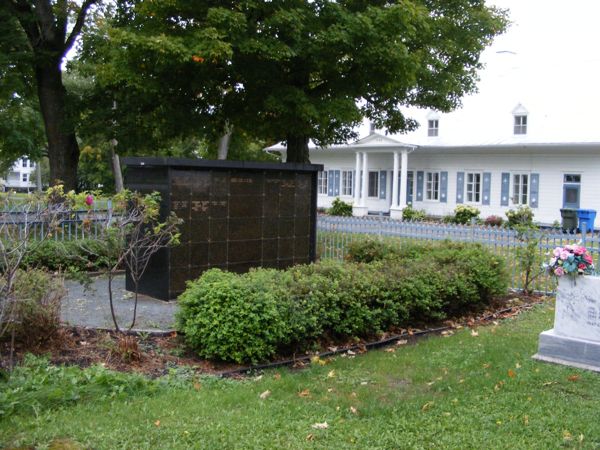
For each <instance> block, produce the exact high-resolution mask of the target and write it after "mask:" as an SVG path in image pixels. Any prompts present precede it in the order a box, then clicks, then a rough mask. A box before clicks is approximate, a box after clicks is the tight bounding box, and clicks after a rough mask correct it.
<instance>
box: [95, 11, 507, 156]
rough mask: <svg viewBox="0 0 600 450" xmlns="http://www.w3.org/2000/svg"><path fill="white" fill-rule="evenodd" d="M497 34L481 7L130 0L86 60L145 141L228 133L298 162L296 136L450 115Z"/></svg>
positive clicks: (339, 138)
mask: <svg viewBox="0 0 600 450" xmlns="http://www.w3.org/2000/svg"><path fill="white" fill-rule="evenodd" d="M505 26H506V18H505V13H504V12H503V11H500V10H497V9H495V8H492V7H487V6H485V3H484V0H452V1H450V0H338V1H330V0H312V1H309V0H271V1H258V0H246V1H227V0H219V1H216V0H196V1H191V0H171V1H169V2H147V1H135V0H134V1H120V2H117V8H116V14H115V16H114V17H113V19H112V20H109V21H106V22H105V23H104V25H102V26H100V27H99V28H98V29H96V30H94V33H95V39H91V40H89V41H88V42H93V43H94V46H93V49H89V50H88V53H87V54H88V56H91V57H90V58H88V60H93V61H95V64H96V69H95V75H96V76H97V81H98V83H99V86H101V87H102V88H103V89H110V90H111V91H112V92H113V93H114V95H118V96H121V97H122V99H123V100H122V101H124V102H125V103H127V101H129V102H132V105H135V106H136V108H137V110H136V111H138V112H143V113H144V114H145V115H147V117H151V118H153V119H154V122H153V123H152V126H153V127H155V128H153V132H154V133H157V132H159V131H158V130H161V129H168V130H172V129H173V127H174V128H175V129H176V130H178V131H179V132H182V133H185V132H186V131H190V130H193V129H194V127H195V128H196V129H198V128H200V127H204V128H205V129H206V131H207V132H209V133H212V134H213V135H215V136H219V135H222V134H223V132H224V131H225V130H227V129H230V128H231V127H233V129H234V130H243V132H244V133H249V134H251V135H253V136H254V137H256V138H259V139H264V140H266V141H271V140H283V141H285V142H286V143H287V147H288V151H287V158H288V161H291V162H307V161H308V142H309V139H313V140H314V141H315V142H316V143H318V144H321V145H327V144H332V143H339V142H344V141H347V140H348V139H351V138H353V137H355V131H354V130H355V127H356V125H357V124H358V123H360V121H361V120H362V119H363V118H365V117H366V118H368V119H370V120H371V121H372V122H373V123H374V124H375V125H376V126H377V127H381V128H383V127H385V128H387V129H388V130H389V131H390V132H400V131H405V130H410V129H413V128H414V127H415V126H416V125H417V124H416V122H415V121H414V120H412V119H411V118H410V117H406V116H405V115H404V114H403V113H402V109H401V108H402V107H403V106H418V107H424V108H433V109H436V110H440V111H449V110H451V109H453V108H455V107H457V106H458V105H459V104H460V99H461V97H462V96H464V95H465V94H466V93H469V92H472V91H473V90H474V89H475V87H476V81H477V70H478V69H479V68H480V67H481V65H480V63H479V56H480V54H481V52H482V51H483V49H484V48H485V47H486V46H487V45H488V44H489V43H490V42H491V40H492V39H493V38H494V37H495V36H496V35H497V34H499V33H500V32H502V31H503V29H504V27H505ZM126 99H128V100H126ZM138 117H139V116H138Z"/></svg>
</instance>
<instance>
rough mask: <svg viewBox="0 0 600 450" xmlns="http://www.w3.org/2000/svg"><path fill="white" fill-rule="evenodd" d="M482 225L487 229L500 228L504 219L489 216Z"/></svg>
mask: <svg viewBox="0 0 600 450" xmlns="http://www.w3.org/2000/svg"><path fill="white" fill-rule="evenodd" d="M484 223H485V224H486V225H487V226H489V227H501V226H502V224H503V223H504V219H503V218H502V217H500V216H494V215H491V216H488V217H486V218H485V221H484Z"/></svg>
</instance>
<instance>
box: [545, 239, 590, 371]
mask: <svg viewBox="0 0 600 450" xmlns="http://www.w3.org/2000/svg"><path fill="white" fill-rule="evenodd" d="M546 268H547V270H548V272H549V273H550V274H552V275H554V276H556V277H557V278H558V288H557V291H556V309H555V313H554V328H553V329H551V330H547V331H544V332H542V333H541V334H540V341H539V348H538V353H537V354H536V355H534V358H536V359H539V360H543V361H550V362H555V363H559V364H566V365H570V366H575V367H581V368H586V369H591V370H596V371H600V277H596V276H594V275H595V269H594V264H593V259H592V256H591V255H590V253H589V251H588V250H587V249H586V248H585V247H583V246H581V245H577V244H571V245H566V246H564V247H557V248H555V249H554V250H553V251H552V257H551V259H550V261H549V263H548V264H547V266H546Z"/></svg>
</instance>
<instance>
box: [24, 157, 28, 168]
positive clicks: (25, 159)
mask: <svg viewBox="0 0 600 450" xmlns="http://www.w3.org/2000/svg"><path fill="white" fill-rule="evenodd" d="M27 166H29V160H28V159H27V158H23V167H27Z"/></svg>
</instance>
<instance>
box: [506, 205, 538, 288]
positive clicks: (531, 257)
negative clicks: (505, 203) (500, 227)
mask: <svg viewBox="0 0 600 450" xmlns="http://www.w3.org/2000/svg"><path fill="white" fill-rule="evenodd" d="M509 212H510V211H509ZM507 214H508V213H507ZM513 229H514V230H515V231H516V232H517V239H518V240H519V241H520V243H521V245H519V246H518V247H517V248H516V251H515V259H516V261H517V267H518V270H519V273H520V274H521V276H522V278H523V292H524V293H525V294H531V293H532V292H533V283H534V282H535V280H536V279H538V278H539V277H540V276H541V275H542V274H543V273H544V269H543V267H542V264H543V262H544V258H545V257H544V255H542V252H541V251H540V248H541V239H542V233H540V230H539V229H538V228H537V227H535V226H533V225H532V224H531V223H530V224H518V223H517V224H516V225H513Z"/></svg>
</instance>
